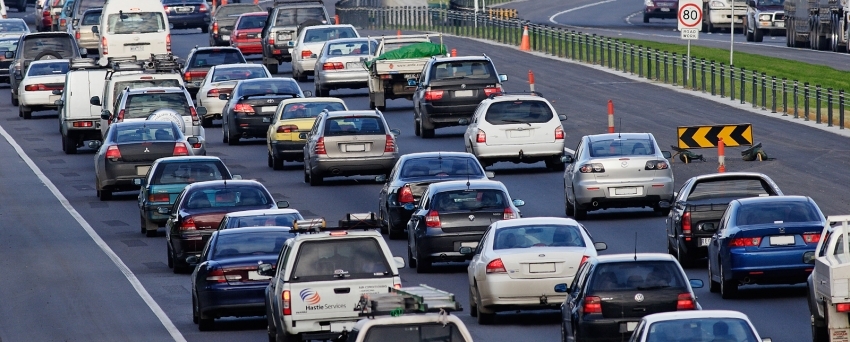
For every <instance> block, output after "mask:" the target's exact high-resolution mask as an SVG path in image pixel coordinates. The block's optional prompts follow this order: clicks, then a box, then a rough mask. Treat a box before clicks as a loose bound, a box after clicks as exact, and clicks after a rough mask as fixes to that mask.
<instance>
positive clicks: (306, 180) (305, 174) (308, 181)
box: [304, 163, 310, 184]
mask: <svg viewBox="0 0 850 342" xmlns="http://www.w3.org/2000/svg"><path fill="white" fill-rule="evenodd" d="M304 183H307V184H310V174H308V173H307V163H304Z"/></svg>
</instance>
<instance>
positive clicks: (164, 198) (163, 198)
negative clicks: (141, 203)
mask: <svg viewBox="0 0 850 342" xmlns="http://www.w3.org/2000/svg"><path fill="white" fill-rule="evenodd" d="M170 199H171V196H170V195H168V194H150V195H148V202H168V201H169V200H170Z"/></svg>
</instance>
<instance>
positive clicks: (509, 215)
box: [502, 208, 516, 220]
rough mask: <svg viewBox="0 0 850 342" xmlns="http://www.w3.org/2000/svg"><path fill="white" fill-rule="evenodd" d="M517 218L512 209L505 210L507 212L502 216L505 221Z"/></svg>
mask: <svg viewBox="0 0 850 342" xmlns="http://www.w3.org/2000/svg"><path fill="white" fill-rule="evenodd" d="M515 218H516V213H515V212H514V210H513V209H511V208H505V211H504V212H503V214H502V219H503V220H511V219H515Z"/></svg>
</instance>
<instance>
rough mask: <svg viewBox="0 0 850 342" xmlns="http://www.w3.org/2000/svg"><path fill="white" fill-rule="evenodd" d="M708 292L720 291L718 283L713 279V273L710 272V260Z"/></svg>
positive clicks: (709, 265)
mask: <svg viewBox="0 0 850 342" xmlns="http://www.w3.org/2000/svg"><path fill="white" fill-rule="evenodd" d="M708 292H711V293H718V292H720V283H718V282H716V281H714V273H713V272H711V260H710V259H709V260H708Z"/></svg>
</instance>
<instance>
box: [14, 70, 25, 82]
mask: <svg viewBox="0 0 850 342" xmlns="http://www.w3.org/2000/svg"><path fill="white" fill-rule="evenodd" d="M23 79H24V75H23V74H22V73H20V72H16V73H15V80H17V81H20V80H23Z"/></svg>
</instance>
